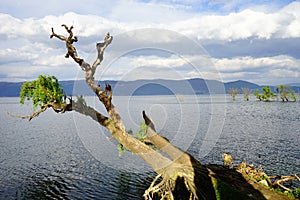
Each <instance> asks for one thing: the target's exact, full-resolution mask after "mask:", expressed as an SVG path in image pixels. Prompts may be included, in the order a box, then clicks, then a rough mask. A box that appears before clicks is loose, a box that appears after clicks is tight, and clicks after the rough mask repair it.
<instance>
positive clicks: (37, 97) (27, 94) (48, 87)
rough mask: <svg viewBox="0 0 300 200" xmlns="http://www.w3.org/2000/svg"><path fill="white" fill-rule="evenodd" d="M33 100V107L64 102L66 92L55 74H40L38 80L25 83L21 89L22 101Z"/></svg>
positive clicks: (22, 102)
mask: <svg viewBox="0 0 300 200" xmlns="http://www.w3.org/2000/svg"><path fill="white" fill-rule="evenodd" d="M25 99H26V100H32V104H33V107H34V108H36V107H42V106H43V105H45V104H47V103H53V102H56V103H62V102H64V101H65V94H64V92H63V90H62V88H61V85H60V84H59V83H58V80H57V78H56V77H55V76H43V75H40V76H39V77H38V79H37V80H34V81H31V82H25V83H23V85H22V87H21V91H20V103H21V104H24V102H25Z"/></svg>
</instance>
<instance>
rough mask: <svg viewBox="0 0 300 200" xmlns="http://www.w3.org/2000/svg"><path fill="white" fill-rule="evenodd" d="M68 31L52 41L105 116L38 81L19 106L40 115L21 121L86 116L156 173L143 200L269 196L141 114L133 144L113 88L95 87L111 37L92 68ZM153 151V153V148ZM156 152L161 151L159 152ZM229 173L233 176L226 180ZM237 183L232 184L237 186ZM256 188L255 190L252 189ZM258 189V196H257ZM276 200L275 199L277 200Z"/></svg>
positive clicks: (27, 87)
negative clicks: (48, 114) (61, 44)
mask: <svg viewBox="0 0 300 200" xmlns="http://www.w3.org/2000/svg"><path fill="white" fill-rule="evenodd" d="M62 26H63V27H65V29H66V31H67V33H68V34H69V36H68V37H64V36H61V35H58V34H56V33H55V32H54V29H53V28H52V34H51V36H50V38H53V37H56V38H58V39H60V40H62V41H65V42H66V48H67V54H66V57H71V58H72V59H73V60H74V61H75V62H76V63H77V64H78V65H79V66H80V67H81V69H82V70H83V71H84V73H85V79H86V83H87V85H88V86H89V87H90V89H91V90H92V91H93V92H94V93H95V95H96V96H97V97H98V99H99V101H100V102H101V103H102V104H103V105H104V107H105V109H106V111H107V115H104V114H103V113H100V112H99V111H97V110H96V109H95V108H93V107H90V106H88V105H87V103H86V102H85V100H84V98H83V97H82V96H79V97H77V98H76V99H73V98H72V97H66V95H65V94H64V92H63V89H62V88H61V86H60V85H59V83H58V81H57V79H56V78H55V77H54V76H39V77H38V79H37V80H36V81H32V82H26V83H24V84H23V86H22V89H21V94H20V97H21V101H20V102H21V103H24V101H25V99H28V100H32V103H33V106H34V107H36V108H38V109H39V110H38V111H36V112H34V113H33V114H32V115H30V116H21V118H28V119H29V120H31V119H32V118H34V117H37V116H38V115H39V114H41V113H42V112H44V111H46V110H47V109H48V108H52V109H53V110H54V111H55V112H57V113H66V112H71V111H75V112H77V113H80V114H82V115H84V116H88V117H90V118H91V119H93V120H94V121H96V122H97V123H98V124H99V125H101V126H103V127H104V128H106V129H107V130H108V131H109V132H110V134H111V136H112V137H113V138H114V139H115V140H116V141H118V143H119V144H120V146H121V145H122V146H121V148H122V151H123V150H127V151H131V152H132V153H133V154H135V155H137V156H139V157H140V158H142V159H143V160H144V161H145V162H147V163H148V164H149V165H150V166H151V167H152V169H153V170H154V171H155V172H156V173H157V176H156V177H155V178H154V180H153V182H152V184H151V185H150V186H149V188H148V189H147V190H146V191H145V193H144V198H145V199H155V198H156V197H158V198H160V199H170V200H171V199H184V200H185V199H190V200H192V199H194V200H196V199H208V200H210V199H212V200H213V199H229V198H230V197H232V196H235V195H238V196H237V197H238V198H240V199H264V197H263V195H262V193H264V192H267V193H268V190H265V189H261V188H260V187H259V186H257V187H254V186H253V187H252V186H250V189H249V183H248V182H247V181H246V180H244V179H243V178H241V175H240V174H238V173H237V172H235V171H233V170H229V169H227V168H223V167H217V166H205V165H202V164H201V163H200V162H199V161H198V160H196V159H195V158H194V157H193V156H191V155H190V154H188V153H186V152H184V151H182V150H180V149H179V148H177V147H176V146H174V145H173V144H172V143H170V142H169V140H167V139H166V138H164V137H162V136H161V135H159V134H158V133H157V132H156V130H155V125H154V122H153V121H152V120H151V119H150V118H149V117H148V116H147V114H146V112H145V111H142V117H143V119H144V122H145V126H144V127H143V133H140V134H139V135H138V138H135V137H134V136H133V135H131V134H129V133H128V131H126V129H125V125H124V123H123V121H122V118H121V116H120V115H119V113H118V112H117V109H116V107H115V106H114V105H113V102H112V97H113V92H112V88H111V86H110V85H109V84H106V85H105V87H103V86H100V85H98V84H97V83H96V81H95V77H94V74H95V72H96V69H97V68H98V66H99V65H100V63H101V62H102V60H103V55H104V50H105V49H106V48H107V47H108V46H109V45H110V44H111V42H112V40H113V37H112V36H111V35H110V34H109V33H108V34H107V35H106V37H105V38H104V41H103V42H99V43H97V44H96V49H97V52H98V55H97V57H96V60H95V61H94V63H93V64H92V65H91V64H89V63H87V62H86V61H85V60H84V59H83V58H80V57H79V56H78V55H77V53H76V48H75V47H74V46H73V42H77V38H76V37H74V38H73V33H72V29H73V27H71V28H68V27H67V26H66V25H62ZM149 144H151V145H152V146H154V147H155V149H154V148H152V147H151V145H149ZM156 149H158V150H159V151H157V150H156ZM226 173H230V176H226ZM233 180H234V181H235V182H237V183H235V184H232V183H233V182H234V181H233ZM241 188H242V189H243V188H248V189H247V191H249V190H250V194H251V196H250V195H248V193H247V192H246V193H241V192H240V190H241ZM251 188H252V189H251ZM257 188H259V190H260V192H258V191H257V190H258V189H257ZM273 195H275V196H276V194H273Z"/></svg>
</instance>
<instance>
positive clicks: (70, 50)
mask: <svg viewBox="0 0 300 200" xmlns="http://www.w3.org/2000/svg"><path fill="white" fill-rule="evenodd" d="M62 26H63V27H65V29H66V30H67V32H68V33H69V37H64V36H62V35H57V34H56V33H54V29H53V28H52V29H51V30H52V34H51V35H50V38H53V37H56V38H58V39H60V40H62V41H65V42H66V47H67V53H66V55H65V57H66V58H69V56H71V58H73V60H74V61H75V62H76V63H78V64H79V65H80V66H81V68H82V70H84V71H85V70H86V68H83V67H82V63H83V61H84V60H83V59H82V58H79V57H78V55H77V51H76V48H75V47H74V46H73V42H77V41H78V38H77V37H76V36H74V38H73V32H72V29H73V26H71V27H70V28H68V27H67V26H66V25H65V24H63V25H62ZM85 67H87V66H85Z"/></svg>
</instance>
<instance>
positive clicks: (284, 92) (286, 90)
mask: <svg viewBox="0 0 300 200" xmlns="http://www.w3.org/2000/svg"><path fill="white" fill-rule="evenodd" d="M276 90H277V91H279V94H280V98H281V100H282V101H289V98H291V99H292V100H293V101H296V100H297V99H296V95H295V91H294V90H292V89H291V86H287V85H280V86H278V87H277V88H276Z"/></svg>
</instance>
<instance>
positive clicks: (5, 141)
mask: <svg viewBox="0 0 300 200" xmlns="http://www.w3.org/2000/svg"><path fill="white" fill-rule="evenodd" d="M86 99H87V102H88V104H89V105H90V106H93V107H96V108H97V109H98V110H102V111H103V107H102V106H101V105H100V103H98V101H97V100H96V99H95V98H93V97H87V98H86ZM113 100H114V103H115V105H116V106H117V108H118V110H119V112H120V113H121V116H123V120H124V122H125V124H126V127H127V129H131V130H133V132H135V131H136V130H138V127H139V124H140V123H141V122H142V116H141V112H142V110H146V112H147V113H148V114H149V115H150V116H151V118H152V119H153V121H154V122H155V124H156V128H157V130H158V131H159V132H160V133H161V134H162V135H163V136H165V137H167V138H168V139H170V141H171V142H172V143H173V144H175V145H177V146H179V147H180V148H181V149H184V150H187V151H188V152H189V153H191V154H192V155H193V156H195V157H196V158H197V159H199V160H200V162H202V163H205V164H208V163H216V164H222V157H221V154H222V153H224V152H227V153H230V154H231V155H232V157H233V158H234V163H235V164H238V163H240V162H242V161H246V162H247V163H250V164H254V165H255V166H259V165H261V166H262V167H263V169H264V171H265V172H267V173H268V174H270V175H290V174H295V173H297V174H300V153H299V152H300V139H299V138H300V123H299V122H300V105H299V102H296V103H282V102H270V103H265V102H257V101H256V100H254V98H252V99H251V101H249V102H245V101H243V99H242V97H241V96H240V97H239V98H238V99H237V101H235V102H233V101H232V100H231V99H230V98H229V97H226V96H223V95H214V96H135V97H114V99H113ZM7 112H9V113H11V114H17V115H25V114H29V113H31V112H32V110H31V106H30V105H23V106H20V105H19V104H18V98H0V113H1V114H0V123H1V126H0V137H1V140H0V144H1V145H0V155H1V159H0V199H142V195H143V192H144V190H145V189H146V188H147V187H148V186H149V184H150V183H151V181H152V179H153V178H154V177H155V173H153V172H152V171H151V169H150V168H149V166H148V165H147V164H146V163H144V162H143V161H142V160H140V159H139V158H138V157H137V156H135V155H133V154H132V153H130V152H126V153H125V154H123V155H122V156H121V157H119V156H118V150H117V143H116V142H115V141H114V140H112V139H111V138H110V135H109V133H108V132H107V131H106V130H105V129H103V128H101V127H100V126H99V125H98V124H97V123H96V122H94V121H92V120H91V119H90V118H88V117H86V116H82V115H80V114H77V113H74V112H70V113H65V114H56V113H54V112H53V111H51V110H49V111H47V112H45V113H42V114H41V115H40V116H39V117H37V118H35V119H33V120H32V121H30V122H28V120H22V119H16V118H12V117H10V116H9V115H7Z"/></svg>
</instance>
